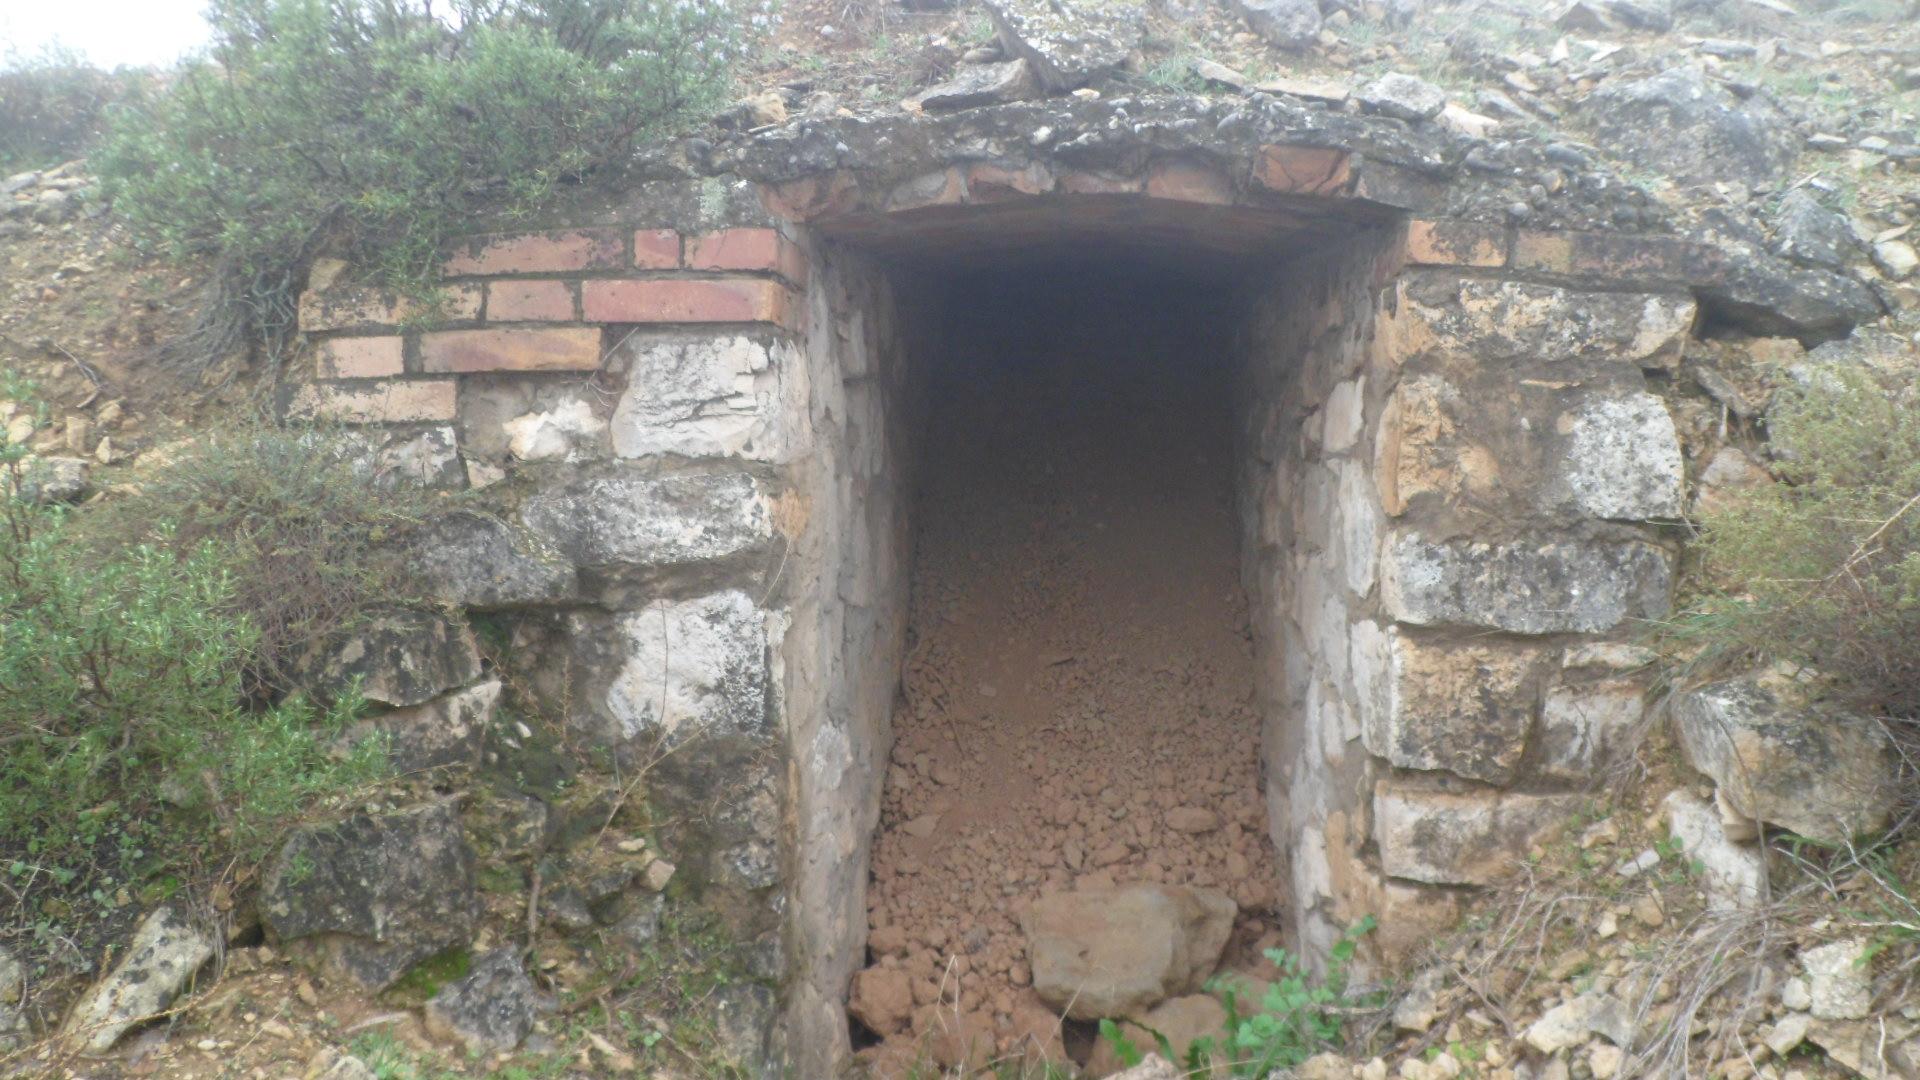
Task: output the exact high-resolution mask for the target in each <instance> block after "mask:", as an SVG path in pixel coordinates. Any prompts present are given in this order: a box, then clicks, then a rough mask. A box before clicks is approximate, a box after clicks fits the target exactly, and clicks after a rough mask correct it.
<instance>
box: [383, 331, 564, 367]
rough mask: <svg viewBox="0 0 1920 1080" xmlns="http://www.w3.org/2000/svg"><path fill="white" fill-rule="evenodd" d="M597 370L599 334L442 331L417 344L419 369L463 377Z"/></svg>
mask: <svg viewBox="0 0 1920 1080" xmlns="http://www.w3.org/2000/svg"><path fill="white" fill-rule="evenodd" d="M599 366H600V329H599V328H598V327H594V326H565V327H558V326H557V327H549V328H545V329H539V330H522V329H513V330H446V331H442V332H440V333H437V334H425V335H423V336H422V337H421V338H420V367H421V369H422V370H424V371H429V372H434V373H458V372H468V371H592V370H594V369H596V368H598V367H599Z"/></svg>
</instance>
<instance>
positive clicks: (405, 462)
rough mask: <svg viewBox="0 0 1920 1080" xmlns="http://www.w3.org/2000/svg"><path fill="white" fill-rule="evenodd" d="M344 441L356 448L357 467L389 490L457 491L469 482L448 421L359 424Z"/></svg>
mask: <svg viewBox="0 0 1920 1080" xmlns="http://www.w3.org/2000/svg"><path fill="white" fill-rule="evenodd" d="M344 441H345V442H347V443H348V444H349V445H352V446H354V447H355V448H356V450H357V457H356V460H355V461H354V468H355V470H356V471H358V472H359V473H360V474H361V475H363V476H365V477H367V478H368V479H369V480H372V481H373V482H374V483H375V484H376V485H378V486H380V487H382V488H385V489H387V490H394V489H397V488H408V487H418V488H428V489H431V490H435V491H458V490H460V489H462V488H464V487H466V486H467V468H466V465H465V463H463V462H462V461H461V460H460V446H459V441H458V439H456V438H455V436H454V433H453V427H452V426H451V425H449V424H434V425H432V426H429V427H419V428H402V429H399V430H392V429H387V428H377V427H376V428H358V429H354V430H352V431H349V432H347V433H346V436H345V439H344Z"/></svg>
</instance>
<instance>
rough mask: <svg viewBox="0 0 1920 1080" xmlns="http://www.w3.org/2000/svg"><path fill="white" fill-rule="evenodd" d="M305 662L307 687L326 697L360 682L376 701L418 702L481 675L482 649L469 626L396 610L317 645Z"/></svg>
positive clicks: (360, 689) (303, 679)
mask: <svg viewBox="0 0 1920 1080" xmlns="http://www.w3.org/2000/svg"><path fill="white" fill-rule="evenodd" d="M300 666H301V684H302V686H303V688H305V689H306V690H308V691H309V692H311V693H314V694H318V695H321V696H323V697H332V696H335V695H338V694H342V693H345V692H346V691H347V690H348V688H349V687H354V686H356V684H357V689H358V692H359V694H360V696H361V697H363V698H365V699H366V700H368V701H370V702H373V703H375V704H378V705H396V706H398V705H419V704H422V703H424V702H427V701H430V700H432V699H433V698H435V697H438V696H439V695H441V694H444V693H446V692H447V691H448V690H451V689H453V688H454V687H456V686H464V685H465V684H467V683H470V682H472V681H473V680H474V679H477V678H479V677H480V653H479V650H478V649H476V648H475V646H474V642H473V634H472V633H471V632H470V631H468V629H467V628H466V627H465V626H464V625H456V624H454V623H451V622H448V621H447V620H446V619H443V618H441V617H440V616H438V615H435V614H433V613H431V612H426V611H395V612H390V613H388V614H385V615H380V616H377V617H375V618H374V619H372V620H371V621H370V622H368V623H367V624H366V625H364V626H361V627H359V628H357V629H355V630H354V632H353V633H352V635H351V636H349V637H348V638H347V639H346V640H345V641H341V642H336V643H334V644H332V645H330V646H327V647H324V648H320V649H316V650H314V651H313V652H312V653H310V654H309V655H307V656H306V657H303V658H302V661H301V665H300Z"/></svg>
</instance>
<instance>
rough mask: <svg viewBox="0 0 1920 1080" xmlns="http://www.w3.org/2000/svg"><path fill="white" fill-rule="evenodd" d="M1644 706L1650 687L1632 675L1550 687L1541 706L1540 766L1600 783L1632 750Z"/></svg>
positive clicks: (1575, 779)
mask: <svg viewBox="0 0 1920 1080" xmlns="http://www.w3.org/2000/svg"><path fill="white" fill-rule="evenodd" d="M1646 709H1647V703H1646V691H1645V690H1644V689H1642V688H1641V686H1640V684H1639V683H1637V682H1634V681H1632V680H1630V679H1602V680H1599V681H1596V682H1580V683H1568V684H1562V685H1560V686H1556V687H1554V688H1552V689H1551V690H1549V691H1547V697H1546V700H1545V701H1544V702H1543V703H1542V704H1541V706H1540V754H1539V757H1540V768H1541V770H1542V771H1543V772H1544V773H1545V774H1546V775H1549V776H1552V777H1554V778H1556V779H1560V780H1565V781H1568V782H1570V783H1576V784H1590V783H1594V782H1596V781H1599V780H1600V779H1601V778H1602V770H1604V769H1605V768H1606V766H1608V765H1609V764H1611V763H1613V762H1615V761H1618V760H1619V759H1620V755H1621V754H1622V753H1623V752H1624V751H1626V750H1627V749H1628V746H1627V740H1628V738H1629V737H1630V736H1631V735H1632V733H1633V731H1634V729H1635V728H1637V727H1638V726H1639V724H1640V720H1641V718H1642V717H1643V716H1645V715H1646Z"/></svg>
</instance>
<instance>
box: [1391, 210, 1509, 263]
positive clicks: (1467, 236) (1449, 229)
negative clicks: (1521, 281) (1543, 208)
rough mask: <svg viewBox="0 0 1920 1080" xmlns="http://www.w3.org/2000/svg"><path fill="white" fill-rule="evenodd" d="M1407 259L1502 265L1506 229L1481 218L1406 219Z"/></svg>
mask: <svg viewBox="0 0 1920 1080" xmlns="http://www.w3.org/2000/svg"><path fill="white" fill-rule="evenodd" d="M1407 260H1408V261H1409V262H1413V263H1417V264H1420V265H1424V266H1504V265H1505V264H1506V261H1507V230H1506V227H1505V226H1501V225H1490V224H1487V223H1486V222H1482V221H1453V220H1439V221H1426V220H1419V219H1416V220H1413V221H1409V222H1407Z"/></svg>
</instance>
